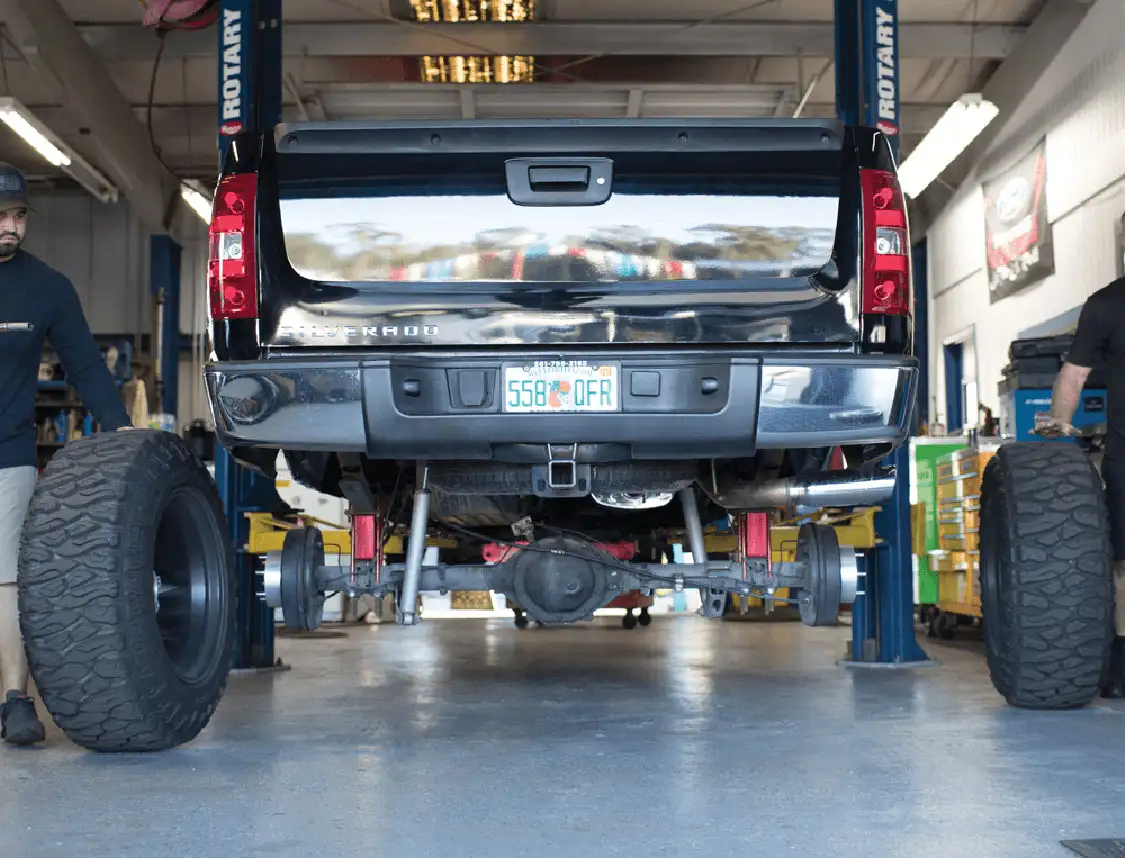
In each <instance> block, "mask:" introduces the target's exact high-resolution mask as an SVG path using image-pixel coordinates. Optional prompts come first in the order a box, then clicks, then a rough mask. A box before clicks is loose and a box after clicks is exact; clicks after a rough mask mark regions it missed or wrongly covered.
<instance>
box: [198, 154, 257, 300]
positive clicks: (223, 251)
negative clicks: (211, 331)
mask: <svg viewBox="0 0 1125 858" xmlns="http://www.w3.org/2000/svg"><path fill="white" fill-rule="evenodd" d="M257 192H258V176H257V175H256V174H254V173H238V174H236V175H232V176H224V177H223V178H222V179H220V180H219V187H218V188H217V189H216V191H215V205H214V207H213V208H212V210H211V230H210V235H211V247H210V253H209V255H208V259H207V290H208V293H209V295H210V301H211V318H212V319H221V320H225V319H255V318H257V316H258V267H257V264H256V259H255V255H254V211H255V206H254V202H255V197H256V196H257Z"/></svg>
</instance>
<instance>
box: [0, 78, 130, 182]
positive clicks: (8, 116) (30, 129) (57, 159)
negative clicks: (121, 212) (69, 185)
mask: <svg viewBox="0 0 1125 858" xmlns="http://www.w3.org/2000/svg"><path fill="white" fill-rule="evenodd" d="M0 122H3V123H4V124H5V125H7V126H8V128H10V129H11V130H12V131H13V132H14V133H15V134H17V135H18V136H19V137H20V138H21V139H22V140H23V141H24V142H25V143H26V144H27V145H28V146H30V147H31V148H32V149H33V150H34V151H35V153H36V154H37V155H39V157H40V158H42V159H43V160H44V161H46V162H47V163H48V164H51V165H52V166H54V167H57V168H59V169H60V170H62V171H63V172H65V173H66V174H67V175H69V176H70V177H71V178H72V179H74V181H76V182H77V183H78V184H80V185H81V186H82V187H84V188H85V189H86V190H87V191H89V192H90V193H91V194H92V195H93V196H94V197H96V198H97V199H99V200H101V201H102V202H103V203H113V202H117V196H118V194H117V188H115V187H114V186H113V183H112V182H110V180H109V179H107V178H106V177H105V176H103V175H102V174H101V173H100V172H99V171H98V170H97V169H96V168H95V167H94V166H93V165H92V164H91V163H90V162H89V161H87V160H86V159H85V158H83V157H82V156H81V155H79V154H78V153H77V152H76V151H75V150H74V149H72V148H71V147H70V146H68V145H67V144H66V143H64V142H63V141H62V140H61V139H60V138H59V137H58V135H56V134H55V133H54V132H53V131H51V129H50V128H48V127H47V126H46V125H44V124H43V123H42V122H40V121H39V118H38V117H37V116H36V115H35V113H34V112H32V110H31V109H30V108H28V106H27V105H26V104H24V103H23V102H22V101H20V100H19V99H16V98H9V97H4V98H0Z"/></svg>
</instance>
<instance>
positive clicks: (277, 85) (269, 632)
mask: <svg viewBox="0 0 1125 858" xmlns="http://www.w3.org/2000/svg"><path fill="white" fill-rule="evenodd" d="M218 40H219V54H218V62H219V76H218V80H219V107H218V137H219V163H220V164H221V163H222V159H223V157H224V156H225V155H226V150H227V146H228V145H229V143H230V139H231V137H232V136H233V135H234V134H237V133H239V132H242V131H249V130H253V129H256V128H272V127H273V126H275V125H277V124H278V123H279V122H280V121H281V0H222V2H221V4H220V9H219V21H218ZM215 482H216V484H217V485H218V488H219V496H220V497H221V498H222V501H223V509H224V510H225V511H226V515H227V522H228V526H229V527H230V530H231V537H232V539H233V542H234V547H235V562H236V566H237V575H238V630H237V635H236V640H235V651H234V654H233V658H234V667H235V668H237V669H250V668H265V667H274V666H277V664H278V662H275V658H274V624H273V611H271V610H270V609H269V607H268V606H267V605H266V604H265V601H264V600H263V599H261V598H260V597H259V596H258V589H259V588H258V581H257V578H258V571H257V568H256V565H255V558H254V556H253V555H251V554H250V553H249V552H248V551H247V550H246V547H245V546H246V545H247V543H248V542H249V539H250V523H249V520H248V519H247V517H246V514H247V513H250V512H269V511H270V510H271V509H273V508H275V507H276V506H278V505H280V498H278V495H277V489H276V488H275V487H274V484H273V481H272V480H270V479H268V478H266V477H264V476H262V475H260V474H257V473H255V472H254V471H250V470H248V469H246V468H243V467H241V466H240V465H239V464H238V463H237V462H235V461H234V459H233V458H232V457H231V456H230V454H229V453H227V452H226V451H225V450H223V449H222V448H221V447H216V449H215Z"/></svg>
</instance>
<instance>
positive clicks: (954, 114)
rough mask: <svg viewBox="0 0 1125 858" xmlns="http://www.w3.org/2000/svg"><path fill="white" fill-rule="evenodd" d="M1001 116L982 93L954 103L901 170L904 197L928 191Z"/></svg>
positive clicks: (973, 94)
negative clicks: (991, 123)
mask: <svg viewBox="0 0 1125 858" xmlns="http://www.w3.org/2000/svg"><path fill="white" fill-rule="evenodd" d="M999 113H1000V109H999V108H998V107H997V106H996V105H995V104H993V103H992V102H991V101H988V100H987V99H985V98H983V97H982V96H981V95H980V93H969V94H966V95H963V96H961V97H960V98H959V99H957V101H955V102H953V104H951V105H950V107H949V109H948V110H947V111H945V113H943V114H942V116H941V119H939V120H938V121H937V122H936V123H935V124H934V127H933V128H931V129H930V131H929V133H928V134H927V135H926V136H925V137H923V138H922V142H921V143H919V144H918V145H917V146H916V147H915V148H914V151H913V152H911V153H910V155H909V157H907V159H906V160H905V161H903V162H902V165H901V166H900V167H899V168H898V181H899V184H900V185H901V186H902V190H903V193H905V194H906V195H907V196H908V197H910V198H911V199H914V198H915V197H917V196H918V195H919V194H921V193H922V191H924V190H926V188H928V187H929V186H930V183H931V182H933V181H934V179H936V178H937V177H938V176H940V175H941V173H942V171H943V170H944V169H945V168H946V167H948V166H949V165H950V164H952V163H953V161H954V159H955V158H957V156H958V155H960V154H961V153H962V152H964V151H965V150H966V149H967V148H968V147H969V144H970V143H972V142H973V141H974V140H976V139H977V137H979V136H980V134H981V132H982V131H984V129H985V128H987V127H988V125H989V123H990V122H992V120H993V119H995V118H996V117H997V115H998V114H999Z"/></svg>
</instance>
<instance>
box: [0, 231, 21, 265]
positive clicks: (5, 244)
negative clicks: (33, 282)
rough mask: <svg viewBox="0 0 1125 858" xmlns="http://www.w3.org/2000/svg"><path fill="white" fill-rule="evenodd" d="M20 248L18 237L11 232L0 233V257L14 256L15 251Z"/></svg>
mask: <svg viewBox="0 0 1125 858" xmlns="http://www.w3.org/2000/svg"><path fill="white" fill-rule="evenodd" d="M19 249H20V237H19V236H18V235H16V234H15V233H13V232H6V233H3V234H2V235H0V259H8V258H9V257H12V256H15V255H16V251H17V250H19Z"/></svg>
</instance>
